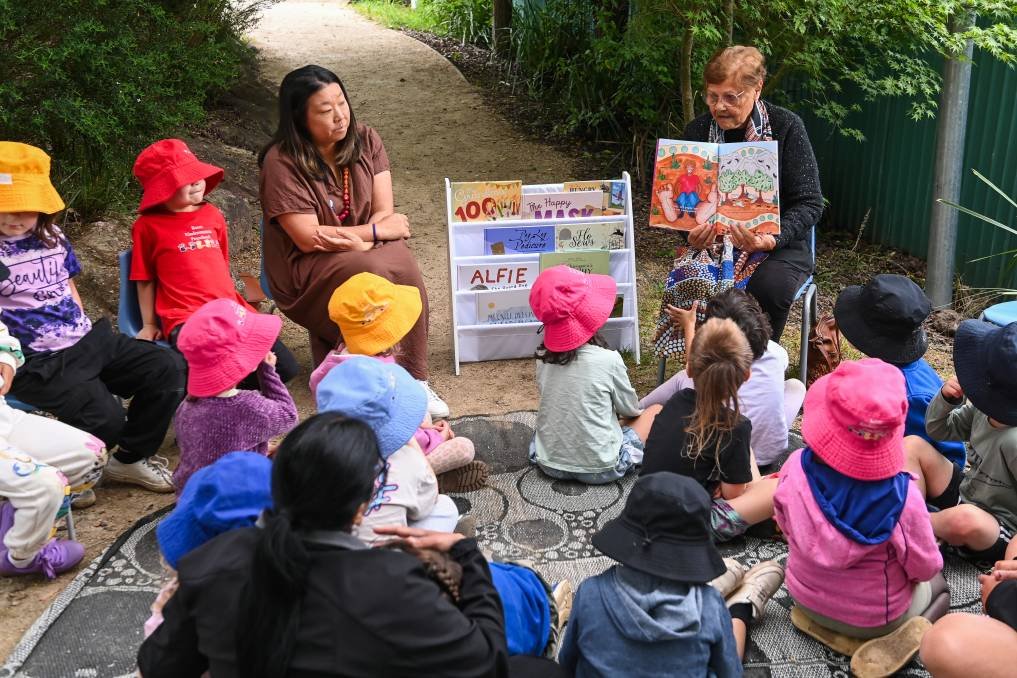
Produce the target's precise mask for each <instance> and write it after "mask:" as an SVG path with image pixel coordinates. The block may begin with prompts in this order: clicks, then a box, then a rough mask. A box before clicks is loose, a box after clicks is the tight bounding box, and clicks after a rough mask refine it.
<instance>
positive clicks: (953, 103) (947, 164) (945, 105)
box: [925, 13, 975, 307]
mask: <svg viewBox="0 0 1017 678" xmlns="http://www.w3.org/2000/svg"><path fill="white" fill-rule="evenodd" d="M974 22H975V15H974V14H973V13H960V14H955V15H954V16H953V17H951V19H950V31H951V32H953V33H961V32H963V31H965V30H967V29H968V28H970V27H971V26H972V25H974ZM973 53H974V46H973V44H972V42H971V41H970V40H968V41H967V45H966V47H965V49H964V55H963V57H964V58H956V59H954V58H948V59H947V60H946V62H945V63H944V64H943V91H942V93H941V94H940V99H939V120H938V122H937V125H936V161H935V162H936V164H935V168H934V174H933V185H932V197H933V199H934V202H933V203H932V218H931V220H930V223H929V254H928V275H927V277H926V282H925V292H926V294H928V295H929V299H930V300H931V301H932V303H933V305H934V306H940V307H942V306H949V305H950V304H951V303H952V302H953V272H954V258H955V256H956V252H957V216H958V214H957V211H956V210H955V209H953V208H951V207H947V206H946V205H944V204H942V203H940V202H938V201H936V199H938V198H944V199H946V200H950V201H953V202H957V201H959V200H960V190H961V179H962V176H963V172H964V141H965V138H966V137H967V126H968V98H969V94H970V93H971V57H972V54H973Z"/></svg>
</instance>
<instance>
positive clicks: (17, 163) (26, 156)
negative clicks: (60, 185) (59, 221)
mask: <svg viewBox="0 0 1017 678" xmlns="http://www.w3.org/2000/svg"><path fill="white" fill-rule="evenodd" d="M49 164H50V163H49V156H48V155H46V152H45V151H43V150H42V149H41V148H36V147H35V146H29V145H28V144H19V143H18V142H16V141H0V212H42V213H43V214H56V213H57V212H59V211H60V210H62V209H63V208H64V201H63V200H61V199H60V194H59V193H57V191H56V189H55V188H53V184H52V183H50V180H49Z"/></svg>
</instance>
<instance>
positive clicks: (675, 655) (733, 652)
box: [558, 565, 742, 678]
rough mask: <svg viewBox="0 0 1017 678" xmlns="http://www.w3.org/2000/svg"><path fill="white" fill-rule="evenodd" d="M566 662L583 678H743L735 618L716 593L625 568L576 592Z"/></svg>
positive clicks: (563, 657)
mask: <svg viewBox="0 0 1017 678" xmlns="http://www.w3.org/2000/svg"><path fill="white" fill-rule="evenodd" d="M558 663H560V664H561V665H562V666H563V667H565V668H566V669H567V670H568V671H570V672H572V674H573V675H575V676H576V678H593V677H594V676H604V677H605V678H606V677H608V676H610V677H612V678H613V677H615V676H620V675H624V676H647V677H649V676H669V677H673V678H681V677H683V676H687V677H688V678H702V677H703V676H717V678H726V677H727V676H740V675H742V663H741V661H740V660H739V659H738V652H737V649H736V646H735V640H734V633H733V632H732V630H731V615H730V614H729V613H728V611H727V607H726V606H725V605H724V599H723V598H722V597H721V596H720V593H718V592H717V590H716V589H714V588H713V587H711V586H708V585H706V584H683V583H679V582H674V581H669V580H667V579H661V578H660V577H655V576H653V575H650V574H645V573H643V572H639V571H637V570H633V569H632V568H628V567H625V566H623V565H615V566H614V567H612V568H611V569H609V570H607V571H606V572H603V573H602V574H599V575H597V576H596V577H591V578H589V579H587V580H586V581H584V582H583V583H582V584H581V585H580V587H579V590H578V591H576V595H575V599H574V600H573V603H572V616H571V617H570V618H569V623H568V626H567V627H566V630H565V639H564V640H563V641H562V647H561V651H560V652H559V653H558Z"/></svg>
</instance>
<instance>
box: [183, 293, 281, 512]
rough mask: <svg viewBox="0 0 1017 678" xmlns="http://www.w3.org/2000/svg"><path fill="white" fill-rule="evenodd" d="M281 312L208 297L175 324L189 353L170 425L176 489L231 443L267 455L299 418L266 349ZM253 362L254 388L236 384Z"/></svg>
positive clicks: (230, 448)
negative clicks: (176, 449)
mask: <svg viewBox="0 0 1017 678" xmlns="http://www.w3.org/2000/svg"><path fill="white" fill-rule="evenodd" d="M281 326H282V320H281V319H280V318H279V316H275V315H265V314H262V313H252V312H251V311H249V310H248V309H246V308H244V307H243V306H241V305H240V304H238V303H236V302H235V301H233V300H231V299H215V300H214V301H210V302H208V303H207V304H205V305H204V306H202V307H201V308H200V309H198V310H197V311H195V313H194V314H193V315H192V316H191V317H190V319H189V320H188V321H187V323H186V324H185V325H184V326H183V328H182V329H181V330H180V335H179V337H178V338H177V347H178V348H179V349H180V352H181V353H183V354H184V357H185V358H186V359H187V364H188V367H189V372H188V375H187V398H185V399H184V401H183V402H182V403H180V407H179V408H177V414H176V420H175V421H174V427H175V429H176V434H177V444H178V445H179V446H180V464H179V465H178V466H177V469H176V471H174V473H173V484H174V485H175V486H176V491H177V495H178V496H179V495H180V493H181V492H182V491H183V489H184V485H186V484H187V479H188V478H189V477H190V476H191V474H192V473H194V472H195V471H197V470H198V469H200V468H203V467H205V466H208V465H209V464H211V463H213V462H215V461H216V460H217V459H218V458H219V457H222V456H223V455H225V454H227V453H229V452H232V451H234V450H248V451H252V452H258V453H260V454H268V442H269V439H271V438H273V437H275V436H279V435H282V434H284V433H286V432H287V431H289V430H290V429H291V428H293V426H294V425H296V423H297V406H296V405H295V404H294V403H293V398H292V397H290V393H289V391H287V390H286V387H285V386H284V385H283V383H282V381H281V380H280V379H279V375H278V374H277V373H276V371H275V355H274V354H273V353H271V352H270V350H269V349H270V348H271V347H272V344H273V343H275V340H276V339H277V338H278V337H279V329H280V327H281ZM255 368H257V375H258V384H259V386H260V391H241V390H238V389H237V385H238V384H239V383H240V382H241V381H242V380H243V379H244V377H246V376H247V375H248V374H250V373H251V372H252V371H254V370H255Z"/></svg>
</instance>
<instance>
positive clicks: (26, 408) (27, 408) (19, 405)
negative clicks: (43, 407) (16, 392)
mask: <svg viewBox="0 0 1017 678" xmlns="http://www.w3.org/2000/svg"><path fill="white" fill-rule="evenodd" d="M4 400H5V401H7V404H8V405H10V406H11V407H13V408H14V409H16V410H21V411H22V412H35V411H36V410H37V409H39V408H38V407H33V406H32V405H29V404H28V403H26V402H24V401H22V400H18V399H17V398H15V397H14V396H12V395H10V394H8V395H6V396H4Z"/></svg>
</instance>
